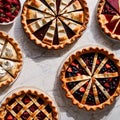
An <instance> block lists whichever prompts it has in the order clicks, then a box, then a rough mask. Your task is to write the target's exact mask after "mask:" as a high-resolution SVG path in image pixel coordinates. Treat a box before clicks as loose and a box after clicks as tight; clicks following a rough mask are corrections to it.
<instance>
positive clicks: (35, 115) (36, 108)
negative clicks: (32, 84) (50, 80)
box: [0, 88, 58, 120]
mask: <svg viewBox="0 0 120 120" xmlns="http://www.w3.org/2000/svg"><path fill="white" fill-rule="evenodd" d="M0 119H1V120H4V119H6V120H9V119H10V120H13V119H14V120H18V119H19V120H33V119H34V120H38V119H39V120H58V111H57V108H56V107H55V106H54V103H53V101H52V100H51V98H49V97H48V95H46V94H45V93H44V92H42V91H40V90H37V89H29V88H28V89H20V90H18V91H15V92H12V94H10V95H8V97H7V98H6V99H5V100H4V102H3V103H2V105H1V108H0Z"/></svg>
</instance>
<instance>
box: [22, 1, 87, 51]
mask: <svg viewBox="0 0 120 120" xmlns="http://www.w3.org/2000/svg"><path fill="white" fill-rule="evenodd" d="M88 18H89V13H88V8H87V4H86V1H85V0H26V2H25V4H24V6H23V11H22V24H23V27H24V30H25V32H26V33H27V34H28V35H29V37H30V39H31V40H32V41H34V42H35V43H36V44H38V45H41V46H42V47H47V48H48V49H51V48H53V49H58V48H63V47H64V46H65V45H66V44H71V43H73V42H74V41H75V40H76V39H77V38H78V37H80V36H81V34H82V32H83V31H84V30H85V29H86V25H87V23H88Z"/></svg>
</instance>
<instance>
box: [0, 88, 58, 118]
mask: <svg viewBox="0 0 120 120" xmlns="http://www.w3.org/2000/svg"><path fill="white" fill-rule="evenodd" d="M27 93H28V94H32V95H36V96H39V97H41V98H42V99H43V100H44V101H46V102H47V103H48V104H49V105H50V107H51V109H52V111H53V113H54V117H55V118H54V120H58V111H57V109H56V107H55V106H54V104H53V102H52V101H51V99H50V98H49V97H48V96H47V95H45V94H44V93H43V92H41V91H37V90H34V89H23V90H19V91H16V92H15V93H12V94H11V95H10V96H8V97H7V98H6V99H5V101H4V102H3V103H2V105H1V107H0V118H1V119H3V117H4V114H5V106H6V105H7V104H8V102H9V101H10V100H11V99H14V98H15V97H17V96H20V95H22V94H27Z"/></svg>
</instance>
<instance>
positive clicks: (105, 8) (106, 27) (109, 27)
mask: <svg viewBox="0 0 120 120" xmlns="http://www.w3.org/2000/svg"><path fill="white" fill-rule="evenodd" d="M97 17H98V22H99V24H100V27H101V28H102V30H103V31H104V33H105V34H107V35H108V36H109V37H111V38H113V39H117V40H120V30H119V29H120V6H119V0H100V2H99V5H98V10H97Z"/></svg>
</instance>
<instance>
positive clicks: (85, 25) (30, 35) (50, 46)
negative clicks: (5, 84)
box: [21, 0, 89, 49]
mask: <svg viewBox="0 0 120 120" xmlns="http://www.w3.org/2000/svg"><path fill="white" fill-rule="evenodd" d="M79 1H80V0H79ZM28 2H29V0H26V1H25V3H24V5H23V9H22V14H21V23H22V25H23V28H24V31H25V32H26V33H27V34H28V36H29V38H30V40H32V41H34V42H35V44H37V45H40V46H42V47H43V48H47V49H59V48H64V47H65V45H67V44H72V43H73V42H75V40H76V39H77V38H79V37H81V35H82V32H83V31H84V30H85V29H86V28H87V24H88V21H89V9H88V7H87V3H86V1H85V0H82V2H81V1H80V3H81V4H82V5H83V7H84V14H85V20H84V24H83V26H82V28H81V31H80V32H79V34H76V35H74V36H73V37H72V38H71V39H70V40H69V39H68V40H69V41H67V42H66V43H65V44H61V45H47V44H45V43H43V42H41V41H40V40H39V39H38V38H36V37H35V36H34V35H33V34H32V33H31V32H30V30H29V28H28V27H27V23H26V16H25V15H26V12H27V8H26V6H27V5H28Z"/></svg>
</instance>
